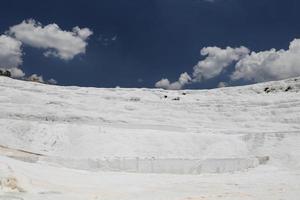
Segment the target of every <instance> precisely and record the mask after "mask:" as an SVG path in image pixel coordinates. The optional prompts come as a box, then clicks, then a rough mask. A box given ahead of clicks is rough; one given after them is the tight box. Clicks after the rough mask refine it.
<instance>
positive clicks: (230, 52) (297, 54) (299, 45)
mask: <svg viewBox="0 0 300 200" xmlns="http://www.w3.org/2000/svg"><path fill="white" fill-rule="evenodd" d="M201 55H202V56H206V57H205V58H204V59H203V60H201V61H199V62H198V64H197V65H196V66H195V67H194V68H193V69H194V71H193V76H192V79H191V81H192V82H201V81H204V80H207V79H211V78H214V77H216V76H219V75H220V74H221V73H222V72H223V71H224V70H226V68H227V67H228V66H233V67H234V72H233V73H232V74H230V75H229V77H230V80H231V81H237V80H246V81H251V82H264V81H272V80H281V79H286V78H291V77H295V76H300V39H294V40H293V41H292V42H290V45H289V48H288V49H287V50H284V49H281V50H276V49H271V50H267V51H260V52H254V51H253V52H251V51H250V50H249V49H248V48H246V47H243V46H242V47H239V48H232V47H227V48H225V49H221V48H219V47H205V48H203V49H202V50H201ZM184 74H186V75H187V76H188V77H189V75H188V74H187V73H184ZM185 85H186V84H185V82H182V84H181V83H180V81H176V82H174V83H170V81H169V80H168V79H162V80H161V81H159V82H157V83H156V84H155V86H156V87H160V88H165V89H181V88H183V87H184V86H185ZM228 85H229V84H228V83H225V82H221V83H219V85H218V87H226V86H228Z"/></svg>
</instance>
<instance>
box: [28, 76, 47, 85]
mask: <svg viewBox="0 0 300 200" xmlns="http://www.w3.org/2000/svg"><path fill="white" fill-rule="evenodd" d="M27 80H28V81H34V82H39V83H44V78H43V76H39V75H37V74H32V75H31V76H29V77H28V78H27Z"/></svg>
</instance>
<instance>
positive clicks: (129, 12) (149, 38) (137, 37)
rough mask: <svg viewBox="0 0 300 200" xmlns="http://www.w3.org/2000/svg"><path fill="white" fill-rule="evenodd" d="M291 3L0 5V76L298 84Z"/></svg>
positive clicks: (85, 81) (135, 0)
mask: <svg viewBox="0 0 300 200" xmlns="http://www.w3.org/2000/svg"><path fill="white" fill-rule="evenodd" d="M299 10H300V1H298V0H251V1H249V0H86V1H73V0H72V1H69V0H64V1H62V0H60V1H57V0H51V1H46V0H45V1H40V0H39V1H33V0H27V1H16V0H10V1H3V2H1V6H0V68H2V69H3V70H9V71H11V72H12V74H13V75H14V76H15V77H16V78H23V79H38V80H40V81H44V82H50V83H56V84H58V85H77V86H93V87H116V86H119V87H137V88H140V87H147V88H154V87H158V88H164V89H184V88H186V89H203V88H216V87H224V86H231V85H232V86H235V85H245V84H250V83H256V82H264V81H269V80H280V79H284V78H290V77H294V76H300V39H298V38H300V23H299V19H300V12H299Z"/></svg>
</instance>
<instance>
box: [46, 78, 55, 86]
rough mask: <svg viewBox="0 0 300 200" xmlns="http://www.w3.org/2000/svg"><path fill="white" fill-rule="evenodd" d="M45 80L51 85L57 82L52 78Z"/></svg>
mask: <svg viewBox="0 0 300 200" xmlns="http://www.w3.org/2000/svg"><path fill="white" fill-rule="evenodd" d="M47 82H48V83H49V84H52V85H56V84H57V81H56V80H55V79H53V78H51V79H49V80H48V81H47Z"/></svg>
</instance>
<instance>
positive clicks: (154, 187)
mask: <svg viewBox="0 0 300 200" xmlns="http://www.w3.org/2000/svg"><path fill="white" fill-rule="evenodd" d="M0 180H1V183H0V200H2V199H55V200H57V199H64V200H65V199H66V200H68V199H85V200H89V199H99V200H100V199H101V200H102V199H103V200H116V199H118V200H123V199H124V200H125V199H126V200H127V199H128V200H135V199H136V200H139V199H142V200H143V199H149V200H150V199H151V200H156V199H157V200H158V199H161V200H200V199H230V200H233V199H264V200H265V199H272V200H273V199H278V200H279V199H282V200H283V199H287V200H298V199H299V196H300V78H293V79H289V80H284V81H277V82H268V83H263V84H256V85H251V86H244V87H233V88H222V89H215V90H201V91H196V90H194V91H192V90H186V91H165V90H153V89H99V88H81V87H60V86H50V85H43V84H38V83H32V82H24V81H17V80H13V79H10V78H6V77H0Z"/></svg>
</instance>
